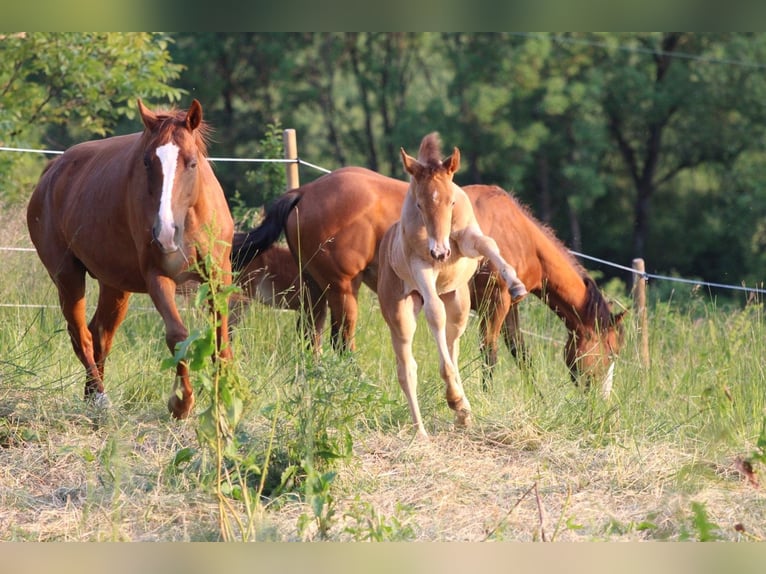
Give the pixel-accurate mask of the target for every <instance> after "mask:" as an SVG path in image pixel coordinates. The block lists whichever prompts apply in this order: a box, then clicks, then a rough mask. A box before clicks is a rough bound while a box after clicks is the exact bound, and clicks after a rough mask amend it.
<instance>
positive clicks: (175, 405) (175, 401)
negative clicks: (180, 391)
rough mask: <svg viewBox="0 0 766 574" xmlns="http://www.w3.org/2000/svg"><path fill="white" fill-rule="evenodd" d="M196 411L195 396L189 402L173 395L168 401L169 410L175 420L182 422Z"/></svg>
mask: <svg viewBox="0 0 766 574" xmlns="http://www.w3.org/2000/svg"><path fill="white" fill-rule="evenodd" d="M192 409H194V395H192V396H191V397H189V399H188V400H183V399H181V398H179V397H178V395H176V394H173V395H172V396H171V397H170V398H169V399H168V410H169V411H170V414H171V415H173V418H174V419H178V420H182V419H185V418H187V417H188V416H189V415H190V414H191V412H192Z"/></svg>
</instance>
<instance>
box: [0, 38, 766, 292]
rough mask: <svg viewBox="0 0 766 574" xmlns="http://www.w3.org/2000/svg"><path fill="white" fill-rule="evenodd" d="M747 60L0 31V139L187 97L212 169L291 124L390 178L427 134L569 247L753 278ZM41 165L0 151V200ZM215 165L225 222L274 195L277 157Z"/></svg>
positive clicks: (321, 150) (339, 161) (764, 80)
mask: <svg viewBox="0 0 766 574" xmlns="http://www.w3.org/2000/svg"><path fill="white" fill-rule="evenodd" d="M764 68H766V34H758V33H715V34H713V33H683V32H657V33H584V32H583V33H529V32H499V33H458V32H455V33H451V32H433V33H403V32H397V33H370V32H360V33H351V32H347V33H346V32H344V33H341V32H338V33H330V32H327V33H310V32H304V33H266V32H259V33H217V32H205V33H85V32H76V33H75V32H57V33H43V32H35V33H4V34H1V35H0V146H4V147H9V148H23V149H26V148H30V149H46V150H63V149H65V148H66V147H68V146H70V145H72V144H74V143H77V142H79V141H82V140H86V139H93V138H100V137H105V136H109V135H115V134H120V133H129V132H135V131H139V130H140V129H141V128H142V126H141V123H140V120H139V118H138V116H137V110H136V99H137V98H139V97H140V98H142V99H143V100H144V102H145V103H146V104H147V105H149V106H150V107H169V106H176V107H179V108H186V107H187V106H188V105H189V103H190V102H191V100H192V98H197V99H199V100H200V102H201V103H202V106H203V109H204V114H205V119H206V120H207V121H208V122H209V123H210V124H211V125H212V127H213V130H214V131H213V139H212V142H211V145H210V155H211V156H212V157H219V158H224V157H225V158H264V157H271V158H281V157H282V153H283V152H282V130H283V129H285V128H293V129H295V130H296V133H297V140H298V153H299V156H300V158H301V159H304V160H306V161H308V162H311V163H313V164H316V165H319V166H321V167H323V168H325V169H330V170H332V169H336V168H338V167H341V166H344V165H359V166H364V167H367V168H370V169H372V170H375V171H378V172H380V173H383V174H385V175H389V176H392V177H397V178H402V179H404V177H405V176H404V173H403V170H402V168H401V164H400V159H399V148H400V147H404V148H405V149H407V151H408V152H410V153H415V152H416V151H417V146H418V145H419V142H420V139H421V138H422V137H423V135H425V134H426V133H428V132H431V131H434V130H436V131H438V132H440V134H441V136H442V140H443V146H444V147H443V151H444V153H445V155H447V154H449V153H450V152H451V150H452V148H453V147H454V146H457V147H458V148H459V149H460V151H461V157H462V164H461V169H460V171H459V172H458V174H457V176H456V181H457V182H458V183H459V184H468V183H486V184H497V185H499V186H501V187H503V188H505V189H506V190H508V191H512V192H513V193H514V194H515V195H516V196H517V197H518V198H519V199H520V200H521V201H522V202H523V203H525V204H526V205H528V206H529V208H530V210H531V211H532V213H533V214H534V215H535V216H536V217H537V218H538V219H540V220H541V221H543V222H545V223H546V224H548V225H549V226H550V227H552V228H553V230H554V231H555V233H556V234H557V235H558V237H560V238H561V239H562V240H563V241H564V242H565V243H566V244H567V246H569V247H570V248H572V249H575V250H577V251H581V252H583V253H586V254H588V255H591V256H595V257H599V258H604V259H607V260H609V261H616V262H619V263H621V264H624V265H630V261H631V259H633V258H635V257H642V258H644V259H645V260H646V269H647V271H649V272H652V273H661V274H669V275H678V276H682V277H687V278H698V279H702V280H705V281H713V282H721V283H729V284H735V285H739V284H742V283H745V284H747V285H749V286H753V285H757V286H762V284H763V281H764V278H765V276H764V269H766V250H765V249H764V247H765V246H766V170H764V169H763V166H764V161H765V160H766V139H765V138H764V135H765V130H766V121H764V120H766V106H764V104H763V102H764V101H766V74H764ZM50 157H53V156H50V155H48V156H46V155H43V154H38V153H28V152H23V153H22V152H13V151H0V205H2V206H14V205H15V206H18V205H23V204H24V203H25V202H26V200H27V199H28V197H29V195H30V193H31V191H32V189H33V187H34V184H35V182H36V180H37V178H38V177H39V174H40V170H41V169H42V167H43V165H44V163H45V162H46V161H47V160H48V159H50ZM215 169H216V173H217V175H218V177H219V179H220V181H221V183H222V185H223V187H224V189H225V191H226V194H227V197H228V198H229V201H230V204H231V206H232V210H233V211H234V213H235V216H241V217H244V214H246V213H247V212H248V210H253V209H258V208H260V207H261V206H263V205H265V204H267V203H269V202H270V201H271V200H273V199H274V198H275V197H277V196H278V195H279V194H281V193H282V192H283V191H284V185H285V184H284V166H283V165H281V164H268V163H267V164H263V163H245V162H238V161H231V162H216V165H215ZM321 174H322V172H321V171H319V170H314V169H310V168H309V167H306V166H302V167H301V171H300V178H301V183H305V182H307V181H310V180H312V179H314V178H316V177H319V176H320V175H321ZM251 212H252V211H251ZM596 267H597V266H596ZM598 273H603V277H604V278H620V279H622V280H623V281H625V282H628V281H629V280H630V278H629V274H628V273H625V272H622V271H620V270H615V269H614V268H611V267H604V268H603V270H599V271H597V274H598ZM658 288H659V289H662V288H663V287H662V285H659V286H658ZM669 288H670V287H669Z"/></svg>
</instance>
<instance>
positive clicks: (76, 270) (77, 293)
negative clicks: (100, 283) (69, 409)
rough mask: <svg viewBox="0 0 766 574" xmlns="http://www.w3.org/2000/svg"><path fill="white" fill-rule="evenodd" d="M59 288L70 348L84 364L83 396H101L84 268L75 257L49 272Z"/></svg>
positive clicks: (100, 380) (102, 385)
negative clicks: (86, 298)
mask: <svg viewBox="0 0 766 574" xmlns="http://www.w3.org/2000/svg"><path fill="white" fill-rule="evenodd" d="M51 277H52V278H53V281H54V283H55V284H56V288H57V289H58V295H59V304H60V305H61V312H62V314H63V315H64V319H66V323H67V332H68V333H69V338H70V340H71V342H72V348H73V349H74V353H75V355H77V358H78V359H79V360H80V363H82V365H83V366H84V367H85V393H84V394H85V399H86V400H89V399H91V398H94V399H95V400H96V401H97V402H100V401H99V397H102V396H104V382H103V379H102V377H101V372H100V371H99V368H98V365H97V364H96V359H95V354H94V349H93V336H92V334H91V332H90V330H89V329H88V325H87V321H86V317H85V310H86V309H85V307H86V306H85V268H84V267H82V265H81V264H80V263H79V261H76V260H70V259H68V258H64V259H63V261H62V262H61V264H60V266H59V268H58V270H57V273H56V275H51Z"/></svg>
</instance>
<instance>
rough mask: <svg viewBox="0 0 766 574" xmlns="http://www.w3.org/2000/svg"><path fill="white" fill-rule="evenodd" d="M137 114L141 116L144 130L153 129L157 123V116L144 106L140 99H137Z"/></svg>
mask: <svg viewBox="0 0 766 574" xmlns="http://www.w3.org/2000/svg"><path fill="white" fill-rule="evenodd" d="M138 113H139V114H141V121H142V122H144V126H146V129H148V130H151V129H153V128H154V126H155V125H156V123H157V115H156V114H155V113H154V112H153V111H152V110H150V109H149V108H147V107H146V106H145V105H144V102H142V101H141V98H138Z"/></svg>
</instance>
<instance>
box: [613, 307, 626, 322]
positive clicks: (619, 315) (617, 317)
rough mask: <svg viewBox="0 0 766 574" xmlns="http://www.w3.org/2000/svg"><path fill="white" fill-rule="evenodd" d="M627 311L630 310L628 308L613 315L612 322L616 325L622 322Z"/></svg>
mask: <svg viewBox="0 0 766 574" xmlns="http://www.w3.org/2000/svg"><path fill="white" fill-rule="evenodd" d="M627 313H628V312H627V310H626V311H621V312H619V313H617V314H616V315H612V323H613V324H614V325H615V326H617V325H619V324H620V323H622V320H623V319H625V315H627Z"/></svg>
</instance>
